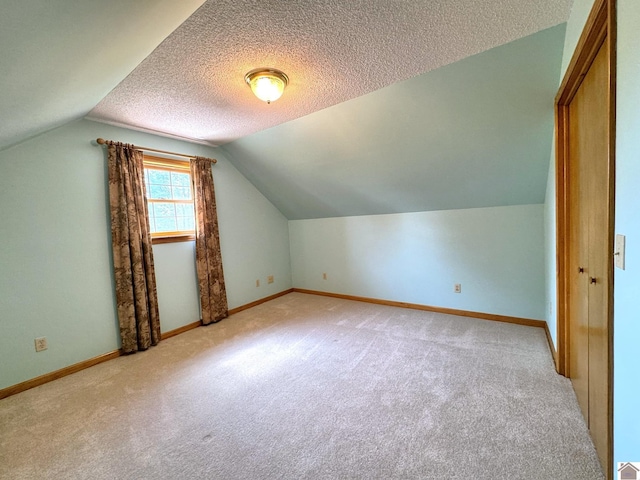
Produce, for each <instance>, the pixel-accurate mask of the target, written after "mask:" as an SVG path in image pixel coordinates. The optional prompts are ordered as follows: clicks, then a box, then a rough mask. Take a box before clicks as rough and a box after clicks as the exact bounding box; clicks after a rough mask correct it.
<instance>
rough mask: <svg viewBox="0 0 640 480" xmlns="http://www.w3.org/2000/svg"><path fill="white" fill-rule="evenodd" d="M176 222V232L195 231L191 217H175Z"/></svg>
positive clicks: (193, 220)
mask: <svg viewBox="0 0 640 480" xmlns="http://www.w3.org/2000/svg"><path fill="white" fill-rule="evenodd" d="M176 218H177V220H178V230H195V229H196V226H195V219H194V218H193V217H176Z"/></svg>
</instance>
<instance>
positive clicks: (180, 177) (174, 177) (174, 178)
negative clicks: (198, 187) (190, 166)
mask: <svg viewBox="0 0 640 480" xmlns="http://www.w3.org/2000/svg"><path fill="white" fill-rule="evenodd" d="M171 184H172V185H175V186H176V187H188V186H190V185H191V175H189V174H188V173H178V172H171Z"/></svg>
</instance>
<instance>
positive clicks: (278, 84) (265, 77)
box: [244, 68, 289, 103]
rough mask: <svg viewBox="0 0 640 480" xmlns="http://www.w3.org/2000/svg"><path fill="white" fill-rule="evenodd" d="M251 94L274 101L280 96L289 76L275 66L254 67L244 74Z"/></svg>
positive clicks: (268, 101) (267, 100)
mask: <svg viewBox="0 0 640 480" xmlns="http://www.w3.org/2000/svg"><path fill="white" fill-rule="evenodd" d="M244 81H245V82H247V84H248V85H249V86H250V87H251V91H252V92H253V94H254V95H255V96H256V97H258V98H259V99H260V100H262V101H263V102H267V103H271V102H275V101H276V100H277V99H279V98H280V97H281V96H282V92H284V88H285V87H286V86H287V84H288V83H289V77H287V75H286V74H285V73H284V72H281V71H280V70H276V69H275V68H256V69H255V70H251V71H250V72H249V73H247V74H246V75H245V76H244Z"/></svg>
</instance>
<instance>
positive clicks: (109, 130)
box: [0, 120, 291, 388]
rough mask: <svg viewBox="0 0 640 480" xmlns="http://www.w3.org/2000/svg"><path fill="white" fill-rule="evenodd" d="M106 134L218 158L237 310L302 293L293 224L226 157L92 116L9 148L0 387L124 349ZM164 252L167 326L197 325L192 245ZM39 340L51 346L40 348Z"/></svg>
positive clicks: (0, 271)
mask: <svg viewBox="0 0 640 480" xmlns="http://www.w3.org/2000/svg"><path fill="white" fill-rule="evenodd" d="M97 137H104V138H110V139H116V140H121V141H124V142H130V143H137V144H139V145H144V146H148V147H155V148H160V149H165V150H172V151H179V152H183V153H190V154H200V155H205V156H208V157H214V158H217V159H218V164H216V166H215V167H214V177H215V183H216V198H217V204H218V215H219V224H220V242H221V249H222V256H223V266H224V270H225V279H226V284H227V291H228V299H229V306H230V307H231V308H233V307H237V306H240V305H244V304H246V303H249V302H251V301H254V300H257V299H259V298H263V297H266V296H268V295H271V294H273V293H277V292H280V291H282V290H286V289H288V288H290V287H291V275H290V267H289V244H288V224H287V220H286V219H285V218H284V217H283V216H282V215H281V214H280V212H278V210H277V209H276V208H275V207H274V206H273V205H272V204H271V203H269V202H268V201H267V200H266V199H265V198H264V197H263V196H262V194H260V193H259V192H258V191H257V190H256V189H255V188H254V187H253V186H252V185H251V184H250V183H249V182H248V181H247V180H246V179H245V178H244V177H243V176H242V175H241V174H240V173H239V172H238V171H237V170H236V169H235V168H234V167H233V166H232V165H231V164H230V163H229V162H228V161H227V160H226V158H225V157H224V154H223V152H221V151H220V150H218V149H213V148H207V147H204V146H200V145H194V144H189V143H185V142H179V141H176V140H171V139H167V138H162V137H157V136H153V135H148V134H143V133H140V132H134V131H131V130H125V129H120V128H116V127H111V126H108V125H103V124H99V123H95V122H90V121H86V120H80V121H76V122H73V123H71V124H67V125H65V126H63V127H61V128H59V129H56V130H53V131H51V132H48V133H46V134H43V135H40V136H38V137H35V138H33V139H31V140H28V141H26V142H24V143H22V144H19V145H16V146H14V147H12V148H10V149H8V150H4V151H2V152H0V219H1V225H2V227H1V228H2V230H1V233H0V332H1V334H0V388H3V387H7V386H10V385H14V384H16V383H19V382H21V381H24V380H27V379H30V378H34V377H36V376H38V375H42V374H45V373H48V372H51V371H54V370H57V369H60V368H63V367H65V366H68V365H71V364H74V363H77V362H80V361H82V360H86V359H89V358H92V357H94V356H97V355H100V354H103V353H106V352H110V351H113V350H115V349H117V348H118V347H119V339H118V329H117V321H116V314H115V305H114V292H113V279H112V274H111V266H110V265H111V263H110V262H111V256H110V255H111V254H110V251H111V245H110V243H109V242H110V226H109V220H108V203H107V196H106V195H107V194H106V188H105V182H106V167H105V165H106V161H105V152H104V149H103V148H102V147H97V146H94V145H92V144H91V143H90V142H91V140H95V139H96V138H97ZM154 253H155V262H156V276H157V282H158V295H159V298H158V301H159V307H160V316H161V324H162V329H163V331H168V330H172V329H175V328H178V327H180V326H182V325H186V324H189V323H192V322H194V321H197V320H198V318H199V313H198V311H199V306H198V294H197V283H196V276H195V267H194V252H193V242H188V243H179V244H168V245H156V246H155V247H154ZM267 275H274V276H275V282H274V283H273V284H271V285H268V284H267V282H266V276H267ZM257 278H260V279H261V287H260V288H256V287H255V280H256V279H257ZM39 336H46V337H47V339H48V342H49V349H48V350H46V351H44V352H40V353H36V352H35V350H34V345H33V339H34V338H35V337H39Z"/></svg>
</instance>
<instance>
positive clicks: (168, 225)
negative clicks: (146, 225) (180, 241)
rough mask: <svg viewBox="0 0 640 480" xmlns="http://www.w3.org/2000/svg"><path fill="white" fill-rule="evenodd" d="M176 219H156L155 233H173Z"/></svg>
mask: <svg viewBox="0 0 640 480" xmlns="http://www.w3.org/2000/svg"><path fill="white" fill-rule="evenodd" d="M177 229H178V228H177V225H176V217H156V232H175V231H176V230H177Z"/></svg>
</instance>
